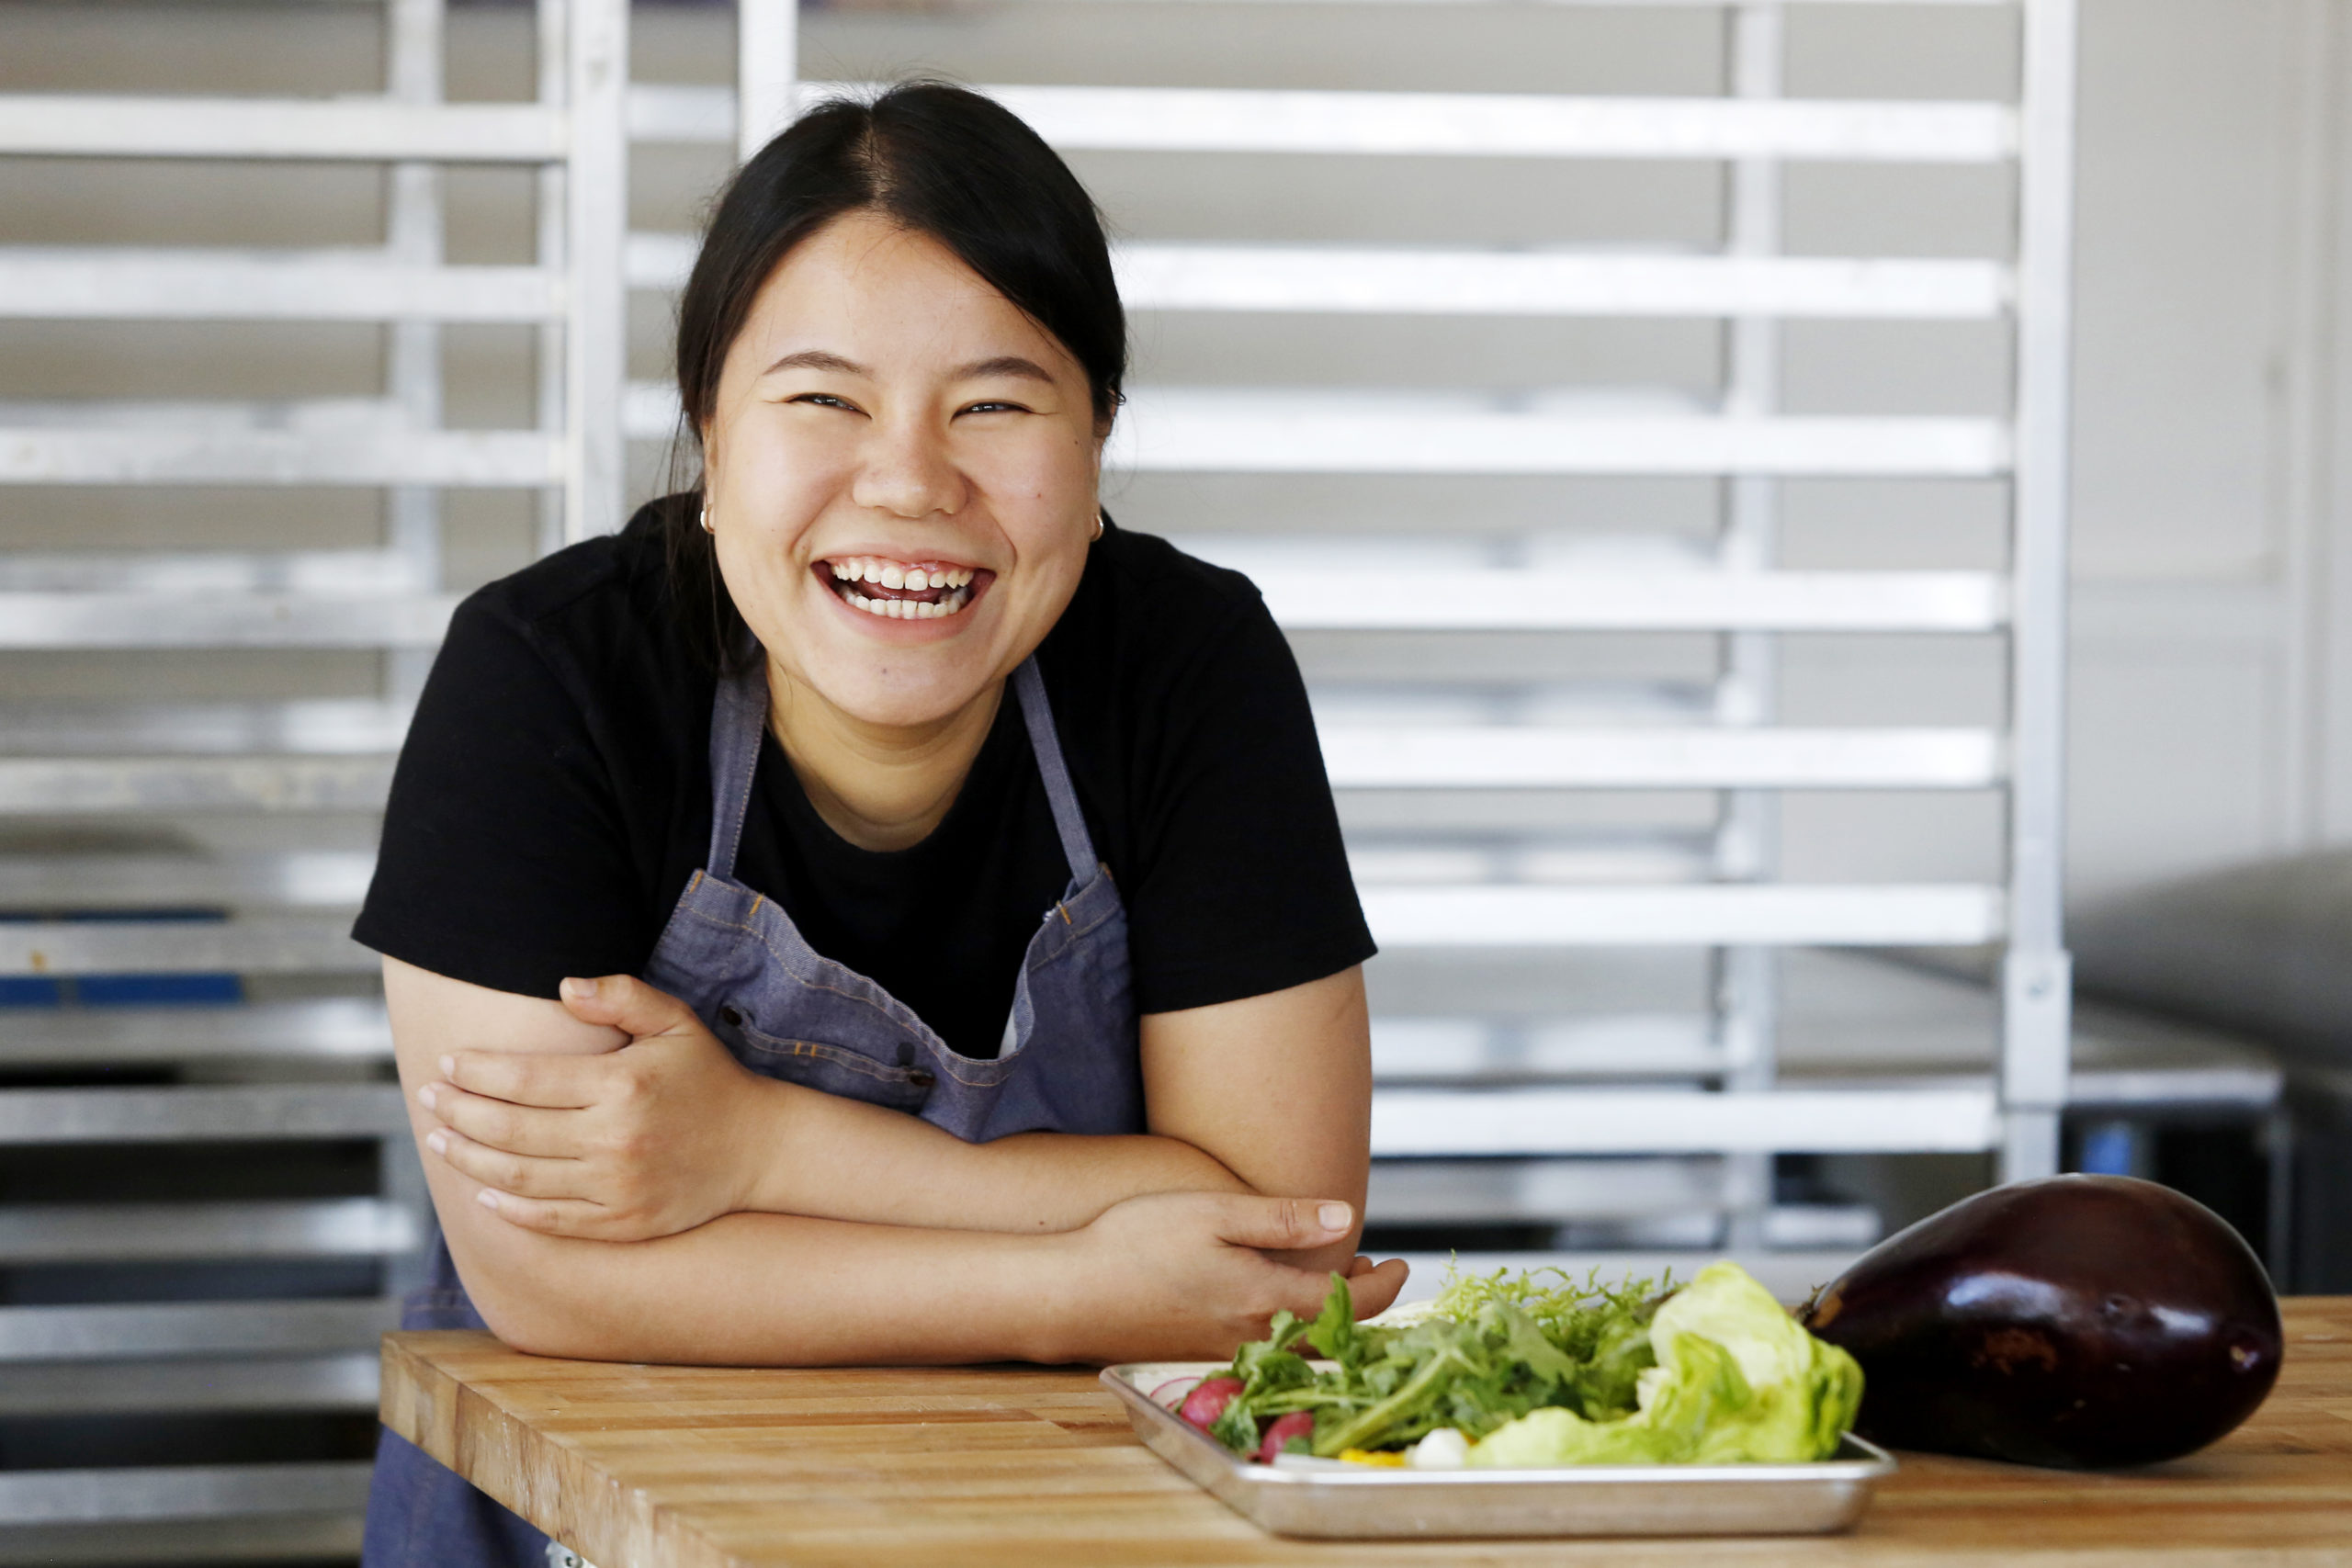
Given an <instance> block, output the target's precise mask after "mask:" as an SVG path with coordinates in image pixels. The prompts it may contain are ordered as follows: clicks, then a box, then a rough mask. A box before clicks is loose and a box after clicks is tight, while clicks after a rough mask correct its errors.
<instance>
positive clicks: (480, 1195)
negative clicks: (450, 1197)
mask: <svg viewBox="0 0 2352 1568" xmlns="http://www.w3.org/2000/svg"><path fill="white" fill-rule="evenodd" d="M474 1201H475V1202H477V1203H480V1204H481V1206H482V1207H483V1208H485V1209H488V1210H489V1211H491V1212H492V1213H497V1212H498V1194H497V1193H495V1192H492V1190H490V1189H489V1188H487V1187H485V1188H483V1189H482V1190H481V1191H479V1192H477V1193H475V1194H474Z"/></svg>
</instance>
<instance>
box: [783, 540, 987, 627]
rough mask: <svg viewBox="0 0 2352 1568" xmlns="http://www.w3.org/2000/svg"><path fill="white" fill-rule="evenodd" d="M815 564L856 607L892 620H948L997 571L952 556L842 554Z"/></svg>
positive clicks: (825, 579)
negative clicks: (947, 558) (958, 561)
mask: <svg viewBox="0 0 2352 1568" xmlns="http://www.w3.org/2000/svg"><path fill="white" fill-rule="evenodd" d="M811 570H814V571H815V572H816V573H817V575H818V577H819V579H820V580H821V581H823V582H824V584H825V585H826V586H827V587H828V588H831V590H832V591H833V592H834V593H835V595H837V596H838V597H839V598H840V599H841V601H842V603H843V604H847V605H848V606H849V607H850V608H852V609H854V610H863V611H865V613H866V614H867V615H875V616H878V617H880V618H881V619H884V620H891V621H935V620H945V619H946V618H947V617H949V616H951V615H960V614H961V613H962V612H963V610H964V608H965V606H967V605H968V604H971V602H972V601H973V599H974V598H976V597H978V595H979V594H980V593H981V592H984V591H985V590H986V589H987V587H988V585H989V582H990V581H992V580H993V579H994V578H995V576H996V574H995V573H994V572H991V571H988V570H984V569H982V568H978V567H969V566H958V565H956V563H955V562H953V561H934V560H920V561H908V560H896V559H893V558H889V557H888V556H837V557H834V558H831V559H830V560H820V561H818V562H816V563H815V564H814V566H813V568H812V569H811Z"/></svg>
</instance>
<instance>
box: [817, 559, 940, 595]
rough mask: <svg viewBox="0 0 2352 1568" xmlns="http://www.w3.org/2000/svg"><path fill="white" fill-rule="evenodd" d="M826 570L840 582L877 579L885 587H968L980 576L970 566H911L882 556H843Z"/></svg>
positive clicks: (937, 564) (874, 580) (931, 563)
mask: <svg viewBox="0 0 2352 1568" xmlns="http://www.w3.org/2000/svg"><path fill="white" fill-rule="evenodd" d="M825 567H826V570H829V571H831V573H832V574H833V580H834V581H837V582H874V583H879V584H880V585H881V586H883V587H885V588H910V589H912V590H914V591H915V592H918V593H920V592H923V591H924V590H925V589H930V588H968V587H970V586H971V585H972V579H973V577H974V576H975V575H977V574H976V573H975V571H974V570H973V569H972V568H970V567H968V566H942V565H940V564H939V563H937V562H936V561H933V562H927V563H925V564H922V565H920V566H909V565H907V564H906V563H905V562H903V561H895V560H887V559H885V558H882V557H880V556H842V557H841V558H839V559H834V560H828V561H827V562H826V563H825Z"/></svg>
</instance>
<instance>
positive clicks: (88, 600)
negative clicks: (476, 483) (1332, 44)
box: [0, 591, 458, 649]
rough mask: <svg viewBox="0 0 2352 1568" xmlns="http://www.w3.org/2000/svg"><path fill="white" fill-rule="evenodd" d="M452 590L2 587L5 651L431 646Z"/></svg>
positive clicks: (444, 623)
mask: <svg viewBox="0 0 2352 1568" xmlns="http://www.w3.org/2000/svg"><path fill="white" fill-rule="evenodd" d="M457 607H458V601H457V598H456V596H455V595H452V594H427V595H419V596H417V597H414V598H399V597H393V596H390V595H388V594H384V593H342V594H338V593H324V592H303V591H297V592H278V593H218V592H214V593H203V594H194V595H191V594H186V593H152V592H151V593H104V592H75V593H26V592H13V593H12V592H0V649H8V648H25V649H31V648H61V649H62V648H435V647H438V646H439V645H440V641H441V637H442V634H443V633H445V632H446V631H447V630H448V626H449V615H450V613H451V612H452V611H454V610H456V609H457Z"/></svg>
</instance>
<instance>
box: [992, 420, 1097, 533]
mask: <svg viewBox="0 0 2352 1568" xmlns="http://www.w3.org/2000/svg"><path fill="white" fill-rule="evenodd" d="M959 466H960V467H962V468H963V469H964V471H965V472H966V473H967V475H968V476H970V478H971V479H973V480H974V481H975V482H976V483H977V484H978V487H979V489H980V490H981V491H983V492H984V493H986V494H987V495H988V496H989V500H990V501H991V502H993V503H994V504H995V505H996V507H997V508H998V509H999V510H1000V512H1001V513H1003V514H1004V516H1003V521H1004V522H1005V523H1006V524H1007V525H1008V531H1011V528H1012V527H1013V526H1017V524H1016V522H1015V520H1016V519H1018V520H1019V522H1020V523H1021V524H1027V525H1033V526H1034V525H1048V526H1051V525H1057V524H1066V523H1068V522H1069V520H1070V519H1072V518H1088V519H1091V517H1092V516H1093V515H1094V506H1095V500H1094V453H1093V448H1092V446H1091V443H1088V442H1084V441H1073V440H1071V439H1070V438H1069V436H1068V435H1067V434H1063V433H1061V432H1058V431H1055V432H1042V431H1041V432H1040V433H1038V434H1036V435H1035V436H1034V437H1028V438H1024V439H1020V440H1007V441H1000V442H991V443H989V444H987V445H985V446H976V447H975V448H974V449H972V450H971V451H970V452H969V453H968V454H967V457H965V458H964V460H963V461H962V462H961V463H960V465H959Z"/></svg>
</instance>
